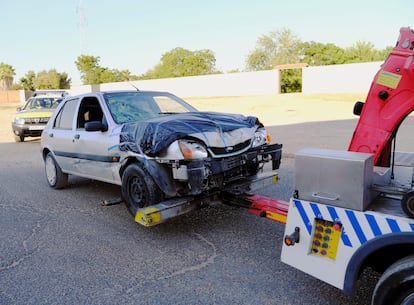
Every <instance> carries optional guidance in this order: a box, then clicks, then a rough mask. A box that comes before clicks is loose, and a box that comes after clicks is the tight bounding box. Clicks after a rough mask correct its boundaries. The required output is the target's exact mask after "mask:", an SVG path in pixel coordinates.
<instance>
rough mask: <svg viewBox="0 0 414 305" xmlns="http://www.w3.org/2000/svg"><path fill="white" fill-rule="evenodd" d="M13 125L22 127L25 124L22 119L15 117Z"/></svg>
mask: <svg viewBox="0 0 414 305" xmlns="http://www.w3.org/2000/svg"><path fill="white" fill-rule="evenodd" d="M13 123H14V124H17V125H23V124H24V123H25V121H24V119H23V118H19V117H15V118H14V119H13Z"/></svg>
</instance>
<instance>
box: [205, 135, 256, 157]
mask: <svg viewBox="0 0 414 305" xmlns="http://www.w3.org/2000/svg"><path fill="white" fill-rule="evenodd" d="M250 143H251V140H250V139H249V140H247V141H244V142H242V143H239V144H237V145H235V146H227V147H210V150H211V152H212V153H213V154H214V155H216V156H218V155H227V154H234V153H237V152H238V151H241V150H244V149H246V148H248V147H250Z"/></svg>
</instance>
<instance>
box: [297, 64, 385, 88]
mask: <svg viewBox="0 0 414 305" xmlns="http://www.w3.org/2000/svg"><path fill="white" fill-rule="evenodd" d="M382 63H383V62H382V61H381V62H369V63H358V64H346V65H332V66H319V67H305V68H303V70H302V93H360V92H368V90H369V88H370V87H371V83H372V80H373V79H374V76H375V74H376V73H377V72H378V70H379V69H380V66H381V64H382Z"/></svg>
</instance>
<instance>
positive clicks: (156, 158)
mask: <svg viewBox="0 0 414 305" xmlns="http://www.w3.org/2000/svg"><path fill="white" fill-rule="evenodd" d="M281 147H282V146H281V145H280V144H270V137H269V135H268V134H267V132H266V130H265V128H264V127H263V125H262V124H261V123H260V121H259V120H258V119H257V118H256V117H253V116H243V115H236V114H227V113H217V112H201V111H197V110H196V109H195V108H194V107H192V106H191V105H189V104H188V103H186V102H185V101H183V100H182V99H180V98H178V97H177V96H175V95H173V94H170V93H167V92H155V91H114V92H94V93H88V94H83V95H80V96H75V97H67V98H66V99H65V100H64V101H63V102H61V104H60V105H59V107H58V108H57V109H56V111H55V112H54V115H53V116H52V118H51V119H50V120H49V122H48V124H47V126H46V128H45V130H44V132H43V133H42V139H41V150H42V156H43V159H44V161H45V172H46V178H47V181H48V183H49V185H50V186H51V187H53V188H56V189H59V188H63V187H65V186H66V185H67V183H68V175H76V176H81V177H86V178H91V179H95V180H99V181H104V182H108V183H113V184H117V185H120V186H121V196H122V199H123V200H124V201H125V203H126V205H127V206H128V208H129V210H130V212H131V213H132V214H133V215H135V213H136V211H137V209H139V208H143V207H146V206H151V205H154V204H156V203H158V202H161V201H164V200H168V199H170V198H176V197H186V196H193V197H194V196H206V195H208V194H214V193H216V192H220V191H222V190H225V189H226V188H227V187H228V186H229V185H232V184H233V183H236V182H238V181H240V180H243V179H246V178H249V177H250V178H251V177H255V175H256V174H257V173H258V171H260V170H261V169H262V167H263V165H264V164H265V163H267V162H271V164H272V169H273V170H276V169H277V168H278V167H279V164H280V159H281Z"/></svg>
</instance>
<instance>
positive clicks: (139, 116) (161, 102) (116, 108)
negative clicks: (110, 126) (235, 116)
mask: <svg viewBox="0 0 414 305" xmlns="http://www.w3.org/2000/svg"><path fill="white" fill-rule="evenodd" d="M103 96H104V99H105V102H106V104H107V105H108V108H109V111H110V112H111V115H112V117H113V119H114V121H115V122H116V123H117V124H123V123H127V122H133V121H141V120H146V119H151V118H155V117H159V116H163V115H167V114H171V113H182V112H190V111H197V110H196V109H195V108H194V107H192V106H190V105H189V104H187V103H186V102H185V101H183V100H182V99H180V98H178V97H177V96H175V95H173V94H170V93H165V92H142V91H136V92H135V91H134V92H111V93H105V94H104V95H103Z"/></svg>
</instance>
